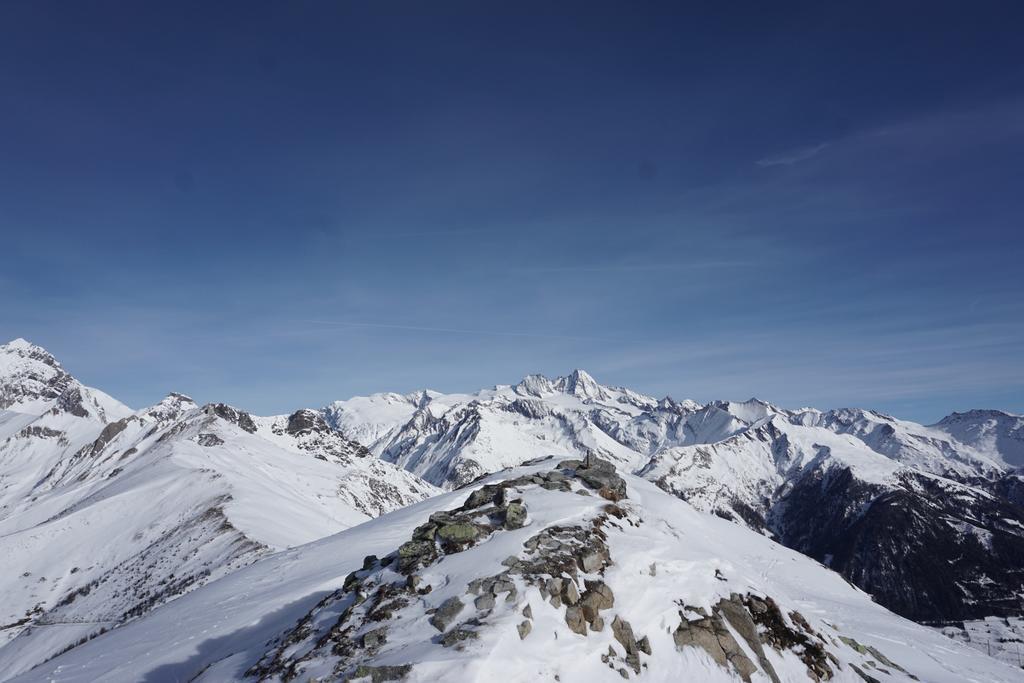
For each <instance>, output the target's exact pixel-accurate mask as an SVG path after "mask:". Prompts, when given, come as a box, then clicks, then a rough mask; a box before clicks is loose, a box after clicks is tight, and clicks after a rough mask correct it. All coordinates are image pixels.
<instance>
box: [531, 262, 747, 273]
mask: <svg viewBox="0 0 1024 683" xmlns="http://www.w3.org/2000/svg"><path fill="white" fill-rule="evenodd" d="M751 265H754V262H753V261H741V260H723V261H691V262H686V263H596V264H586V263H580V264H571V263H570V264H566V265H558V266H523V267H521V268H515V269H514V270H515V271H516V272H528V273H620V272H621V273H646V272H658V271H677V270H678V271H687V270H715V269H718V268H745V267H747V266H751Z"/></svg>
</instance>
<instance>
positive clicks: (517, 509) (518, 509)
mask: <svg viewBox="0 0 1024 683" xmlns="http://www.w3.org/2000/svg"><path fill="white" fill-rule="evenodd" d="M524 524H526V506H525V505H523V504H522V503H509V505H508V507H507V508H505V528H506V529H520V528H522V527H523V525H524Z"/></svg>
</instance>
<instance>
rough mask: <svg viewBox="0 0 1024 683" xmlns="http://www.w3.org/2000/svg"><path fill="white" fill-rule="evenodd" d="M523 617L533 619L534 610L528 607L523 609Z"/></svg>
mask: <svg viewBox="0 0 1024 683" xmlns="http://www.w3.org/2000/svg"><path fill="white" fill-rule="evenodd" d="M523 616H524V617H526V618H527V619H533V608H532V607H530V606H529V605H527V606H526V607H524V608H523Z"/></svg>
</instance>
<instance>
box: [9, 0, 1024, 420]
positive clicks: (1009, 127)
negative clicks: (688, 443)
mask: <svg viewBox="0 0 1024 683" xmlns="http://www.w3.org/2000/svg"><path fill="white" fill-rule="evenodd" d="M1022 21H1024V6H1021V5H1020V3H1016V2H999V1H993V2H986V3H963V2H918V1H913V0H908V1H906V2H897V3H894V2H861V3H821V2H807V3H802V2H792V3H764V2H749V3H743V2H737V3H658V2H643V3H633V2H602V1H593V0H592V1H588V2H582V3H575V2H559V3H551V2H543V3H540V2H526V1H524V2H515V3H496V2H483V3H481V2H431V3H424V2H397V1H395V2H393V1H384V2H342V1H338V2H304V1H297V2H287V3H282V2H259V1H251V0H247V1H246V2H219V3H209V2H176V3H138V2H109V1H102V0H98V1H96V2H89V3H66V2H52V1H50V0H8V1H7V2H4V3H2V6H0V339H3V340H6V339H12V338H15V337H24V338H27V339H29V340H30V341H33V342H35V343H37V344H40V345H42V346H44V347H46V348H47V349H49V350H50V351H51V352H53V353H54V354H55V355H57V356H58V358H60V359H61V361H62V362H63V364H64V365H65V367H67V368H68V369H69V370H70V371H71V372H72V373H73V374H75V375H76V376H77V377H79V378H80V379H81V380H82V381H84V382H86V383H87V384H90V385H92V386H96V387H99V388H101V389H103V390H104V391H107V392H108V393H110V394H112V395H114V396H116V397H118V398H120V399H121V400H123V401H124V402H126V403H128V404H129V405H132V406H135V407H142V406H145V405H149V404H151V403H154V402H156V401H158V400H159V399H160V398H161V397H162V396H164V395H165V394H166V393H167V392H169V391H180V392H184V393H187V394H189V395H191V396H193V397H195V398H196V399H197V400H200V401H213V400H217V401H225V402H228V403H232V404H234V405H237V406H240V407H242V408H245V409H247V410H251V411H254V412H257V413H260V414H273V413H282V412H289V411H291V410H294V409H296V408H298V407H301V406H318V405H323V404H325V403H327V402H329V401H331V400H335V399H341V398H347V397H350V396H353V395H359V394H366V393H371V392H377V391H400V392H407V391H413V390H416V389H419V388H423V387H429V388H433V389H436V390H439V391H472V390H476V389H479V388H482V387H487V386H493V385H495V384H509V383H514V382H516V381H518V379H520V378H521V377H522V376H524V375H526V374H529V373H534V372H540V373H544V374H547V375H549V376H554V375H560V374H566V373H568V372H569V371H571V370H572V369H573V368H576V367H581V368H584V369H586V370H587V371H588V372H590V373H591V374H592V375H594V376H595V377H596V378H597V379H598V380H599V381H601V382H603V383H605V384H612V385H625V386H629V387H631V388H634V389H636V390H639V391H643V392H645V393H648V394H652V395H656V396H662V395H671V396H673V397H675V398H678V399H682V398H693V399H696V400H701V401H706V400H711V399H719V398H722V399H724V398H728V399H745V398H748V397H750V396H757V397H760V398H763V399H766V400H770V401H772V402H774V403H776V404H779V405H783V406H788V407H799V406H804V405H813V406H817V407H821V408H830V407H843V406H864V407H871V408H875V409H878V410H884V411H886V412H889V413H892V414H895V415H897V416H900V417H904V418H908V419H915V420H919V421H922V422H934V421H936V420H938V419H939V418H940V417H942V416H943V415H945V414H947V413H949V412H951V411H953V410H965V409H969V408H975V407H977V408H1000V409H1004V410H1009V411H1011V412H1016V413H1024V265H1022V264H1024V225H1022V222H1024V41H1022V40H1021V39H1020V26H1021V25H1022Z"/></svg>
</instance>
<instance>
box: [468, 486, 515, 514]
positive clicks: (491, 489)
mask: <svg viewBox="0 0 1024 683" xmlns="http://www.w3.org/2000/svg"><path fill="white" fill-rule="evenodd" d="M504 501H505V489H504V488H503V487H502V486H499V485H496V484H487V485H486V486H484V487H482V488H479V489H477V490H476V491H473V493H471V494H469V498H467V499H466V502H465V503H463V504H462V508H461V509H463V510H473V509H475V508H478V507H481V506H483V505H487V504H489V503H493V504H495V505H502V504H503V503H504Z"/></svg>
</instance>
